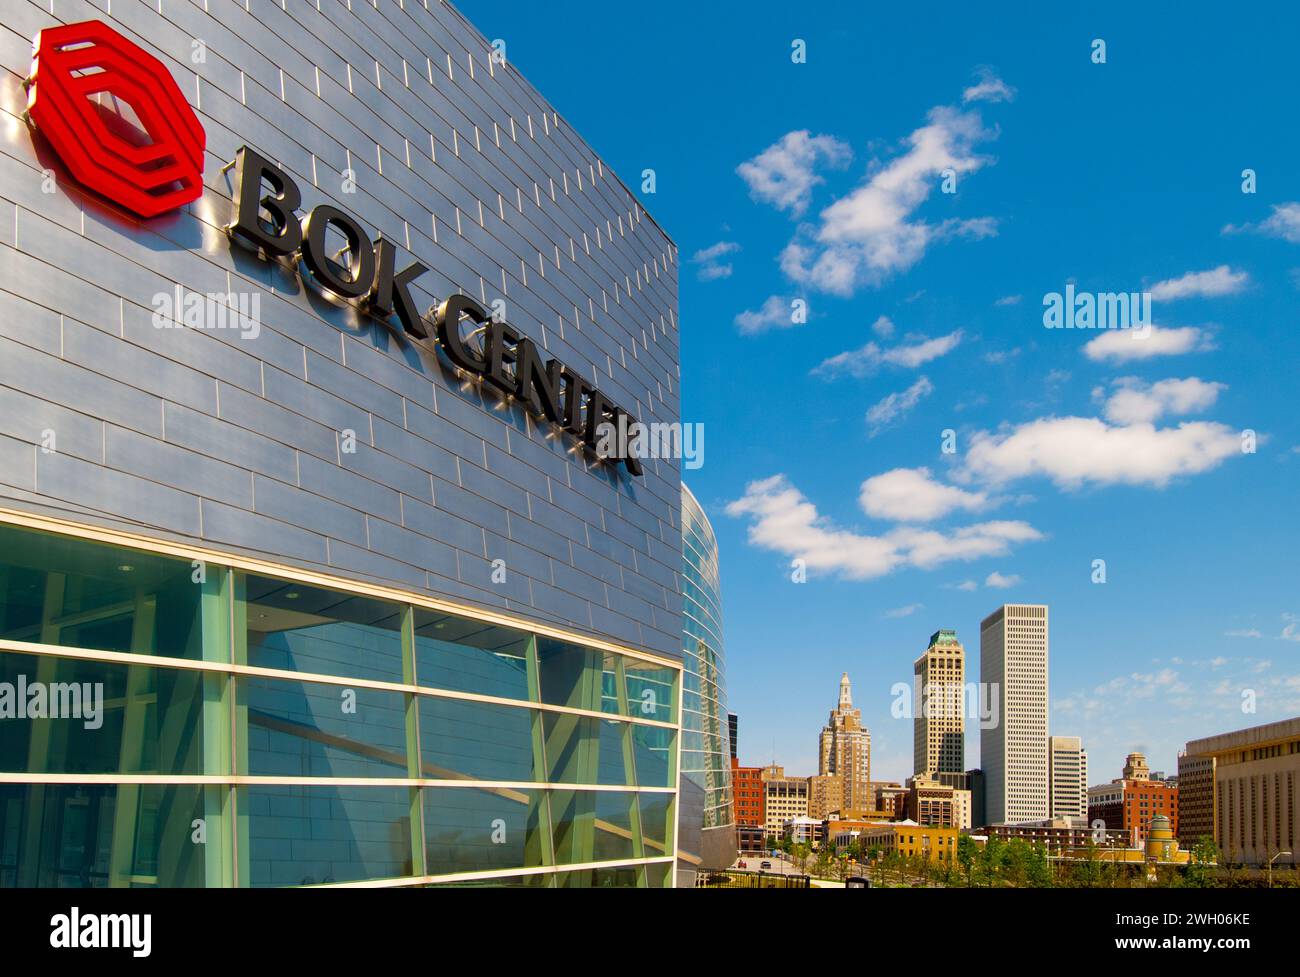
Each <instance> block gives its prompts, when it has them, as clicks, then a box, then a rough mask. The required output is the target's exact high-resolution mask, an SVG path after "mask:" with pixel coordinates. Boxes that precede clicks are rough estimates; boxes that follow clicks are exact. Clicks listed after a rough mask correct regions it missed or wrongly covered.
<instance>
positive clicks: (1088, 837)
mask: <svg viewBox="0 0 1300 977" xmlns="http://www.w3.org/2000/svg"><path fill="white" fill-rule="evenodd" d="M980 834H981V835H984V836H986V837H989V838H997V839H999V840H1000V841H1010V840H1011V839H1012V838H1021V839H1023V840H1025V841H1027V842H1029V843H1030V844H1033V845H1041V846H1042V847H1044V848H1046V849H1047V850H1048V851H1049V852H1053V853H1060V852H1063V851H1066V850H1067V849H1071V848H1086V847H1088V846H1089V845H1092V846H1096V847H1102V848H1123V847H1125V846H1126V845H1128V844H1129V838H1130V835H1129V833H1128V832H1126V831H1121V830H1120V829H1118V828H1110V829H1100V828H1093V827H1092V826H1091V825H1090V824H1089V822H1088V819H1087V818H1044V819H1042V820H1038V821H1022V822H1020V823H1018V824H990V825H987V826H986V827H983V828H981V829H980Z"/></svg>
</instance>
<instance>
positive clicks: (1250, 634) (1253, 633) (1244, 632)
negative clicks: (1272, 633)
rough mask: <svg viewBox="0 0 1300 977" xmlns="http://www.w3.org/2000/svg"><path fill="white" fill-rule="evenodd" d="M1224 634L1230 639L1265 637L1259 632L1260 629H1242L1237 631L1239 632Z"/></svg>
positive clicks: (1226, 632) (1225, 632)
mask: <svg viewBox="0 0 1300 977" xmlns="http://www.w3.org/2000/svg"><path fill="white" fill-rule="evenodd" d="M1223 634H1224V636H1225V637H1228V638H1262V637H1264V635H1263V633H1262V632H1261V631H1260V630H1259V628H1241V629H1240V630H1237V631H1224V632H1223Z"/></svg>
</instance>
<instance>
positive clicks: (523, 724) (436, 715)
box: [419, 695, 546, 781]
mask: <svg viewBox="0 0 1300 977" xmlns="http://www.w3.org/2000/svg"><path fill="white" fill-rule="evenodd" d="M419 710H420V755H421V759H422V760H423V769H422V770H421V774H420V775H421V776H422V777H426V778H428V779H430V780H455V779H462V778H463V779H468V780H516V781H539V780H545V779H546V778H545V775H544V774H543V773H542V772H541V771H538V770H535V769H534V765H533V733H532V728H533V717H534V712H533V710H531V709H521V708H518V707H516V706H500V705H493V704H490V703H485V702H466V701H462V700H460V699H443V698H439V697H437V696H423V695H422V696H420V697H419Z"/></svg>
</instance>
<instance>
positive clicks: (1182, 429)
mask: <svg viewBox="0 0 1300 977" xmlns="http://www.w3.org/2000/svg"><path fill="white" fill-rule="evenodd" d="M1240 453H1241V437H1240V434H1239V432H1237V431H1234V430H1232V429H1231V428H1229V427H1228V426H1227V425H1225V424H1218V423H1213V422H1209V421H1194V422H1184V423H1182V424H1179V425H1178V426H1177V427H1167V428H1157V427H1155V426H1153V425H1151V424H1131V425H1126V426H1112V425H1109V424H1107V423H1106V422H1105V421H1103V420H1101V419H1100V418H1095V417H1045V418H1040V419H1038V420H1035V421H1029V422H1027V423H1025V424H1020V425H1018V426H1016V427H1013V428H1011V429H1009V430H1002V431H999V432H997V433H990V432H978V433H977V434H975V435H974V436H973V438H972V440H971V444H970V448H969V449H968V451H967V453H966V462H965V470H964V475H966V476H969V477H974V478H977V479H980V480H983V481H985V482H989V483H993V484H998V483H1003V482H1008V481H1011V480H1013V479H1017V478H1029V477H1033V476H1043V477H1045V478H1049V479H1051V480H1052V481H1053V482H1054V483H1055V484H1056V485H1058V486H1059V487H1061V488H1066V489H1074V488H1078V487H1080V486H1082V485H1084V484H1088V483H1091V484H1095V485H1148V486H1152V487H1155V488H1163V487H1164V486H1165V485H1167V484H1168V483H1169V481H1170V480H1171V479H1173V478H1176V477H1178V476H1180V475H1193V474H1197V473H1199V472H1204V471H1209V470H1211V469H1213V468H1217V467H1218V466H1219V465H1220V464H1222V463H1223V462H1224V461H1225V460H1226V459H1228V458H1231V457H1232V456H1233V455H1238V454H1240Z"/></svg>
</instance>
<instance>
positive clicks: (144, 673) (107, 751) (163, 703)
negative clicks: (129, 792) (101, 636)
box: [0, 652, 225, 774]
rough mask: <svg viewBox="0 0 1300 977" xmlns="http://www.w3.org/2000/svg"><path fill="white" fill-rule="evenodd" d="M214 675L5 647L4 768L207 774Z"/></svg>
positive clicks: (0, 715) (0, 664)
mask: <svg viewBox="0 0 1300 977" xmlns="http://www.w3.org/2000/svg"><path fill="white" fill-rule="evenodd" d="M206 681H207V682H208V683H209V685H211V686H214V687H215V686H216V685H217V684H218V683H220V682H223V681H225V678H224V677H223V676H217V675H213V676H209V677H208V678H207V679H206ZM204 682H205V679H204V676H203V675H202V673H199V672H191V671H186V670H184V669H177V668H148V667H145V666H143V665H116V664H106V663H103V662H93V661H81V660H78V659H73V658H52V657H48V656H44V655H19V654H15V653H11V652H0V771H4V772H7V773H86V774H103V773H157V774H199V773H203V772H204V770H203V722H202V719H203V712H204V708H205V707H204V699H203V686H204ZM19 699H21V700H22V702H21V712H20V711H19V707H20V703H19V701H18V700H19ZM209 709H210V710H211V712H212V714H213V715H214V718H215V717H216V716H219V713H218V712H217V710H216V707H215V705H213V706H210V707H209ZM34 710H39V712H40V714H41V715H42V716H44V717H46V718H33V715H34ZM6 717H11V718H6Z"/></svg>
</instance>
